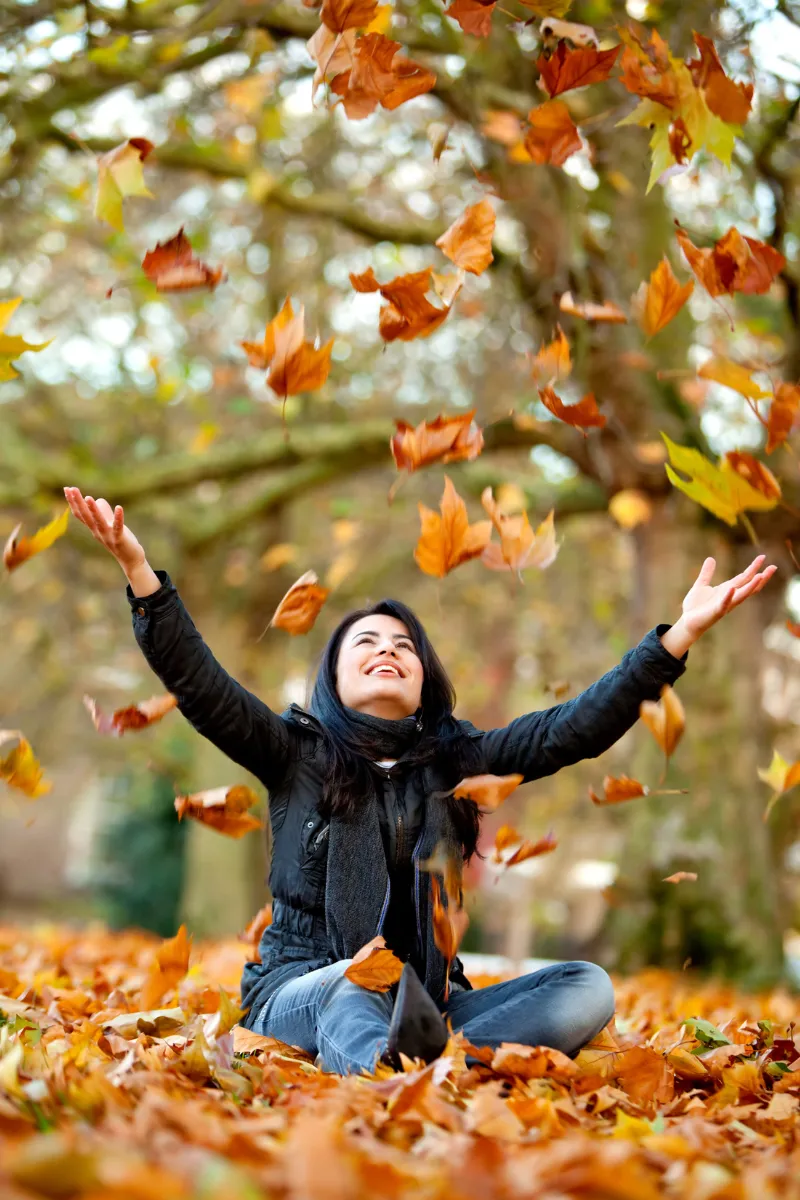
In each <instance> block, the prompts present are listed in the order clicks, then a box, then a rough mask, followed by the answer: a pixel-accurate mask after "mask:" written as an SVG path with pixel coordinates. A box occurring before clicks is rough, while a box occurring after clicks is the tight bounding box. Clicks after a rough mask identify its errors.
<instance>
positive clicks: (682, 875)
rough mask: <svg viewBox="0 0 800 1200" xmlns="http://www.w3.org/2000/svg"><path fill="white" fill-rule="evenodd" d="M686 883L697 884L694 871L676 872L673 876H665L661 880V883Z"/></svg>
mask: <svg viewBox="0 0 800 1200" xmlns="http://www.w3.org/2000/svg"><path fill="white" fill-rule="evenodd" d="M684 881H686V882H688V883H696V882H697V874H696V872H694V871H676V872H675V874H674V875H667V876H665V877H664V879H663V880H662V883H683V882H684Z"/></svg>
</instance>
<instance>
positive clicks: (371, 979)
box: [344, 934, 403, 992]
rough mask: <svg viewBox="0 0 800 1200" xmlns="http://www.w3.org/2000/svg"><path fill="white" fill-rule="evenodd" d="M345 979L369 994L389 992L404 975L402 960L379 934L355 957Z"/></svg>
mask: <svg viewBox="0 0 800 1200" xmlns="http://www.w3.org/2000/svg"><path fill="white" fill-rule="evenodd" d="M344 974H345V978H346V979H349V980H350V982H351V983H357V984H358V986H359V987H362V988H364V989H365V990H366V991H368V992H388V990H389V988H390V987H391V986H392V984H394V983H397V981H398V980H399V978H400V976H401V975H402V974H403V964H402V963H401V961H400V959H399V958H398V957H397V956H396V955H395V954H393V953H392V951H391V950H389V949H388V947H387V945H386V939H385V938H383V937H381V935H380V934H378V936H377V937H374V938H373V939H372V941H371V942H367V944H366V945H365V946H362V947H361V949H360V950H359V951H358V952H357V953H356V954H354V955H353V958H352V961H351V963H350V966H349V967H348V968H347V969H346V971H345V973H344Z"/></svg>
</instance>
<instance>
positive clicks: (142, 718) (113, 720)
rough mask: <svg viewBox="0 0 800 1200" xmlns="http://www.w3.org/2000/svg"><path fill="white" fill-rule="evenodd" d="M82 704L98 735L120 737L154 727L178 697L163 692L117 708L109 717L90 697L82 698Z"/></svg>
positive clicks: (176, 701)
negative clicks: (149, 726)
mask: <svg viewBox="0 0 800 1200" xmlns="http://www.w3.org/2000/svg"><path fill="white" fill-rule="evenodd" d="M83 703H84V705H85V706H86V709H87V711H88V713H89V716H90V717H91V718H92V721H93V722H94V727H95V729H96V730H97V732H98V733H105V734H112V735H113V736H114V737H122V735H123V733H127V732H129V731H131V730H136V729H145V728H146V727H147V726H148V725H154V724H155V723H156V721H160V720H161V718H162V717H165V716H166V715H167V713H168V712H170V711H171V710H172V709H173V708H175V707H176V706H177V704H178V697H177V696H173V695H172V694H171V693H170V692H165V693H163V694H162V695H158V696H151V697H150V699H149V700H142V701H141V702H140V703H139V704H129V705H127V706H126V707H125V708H118V709H116V710H115V711H114V712H113V713H111V715H110V716H109V714H108V713H104V712H102V711H101V710H100V709H99V708H98V707H97V703H96V701H94V700H93V699H92V697H91V696H84V697H83Z"/></svg>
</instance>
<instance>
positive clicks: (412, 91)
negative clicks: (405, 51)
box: [326, 33, 436, 120]
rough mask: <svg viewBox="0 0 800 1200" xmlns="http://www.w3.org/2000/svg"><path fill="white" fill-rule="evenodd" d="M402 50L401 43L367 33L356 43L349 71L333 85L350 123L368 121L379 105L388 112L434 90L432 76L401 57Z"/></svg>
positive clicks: (414, 63)
mask: <svg viewBox="0 0 800 1200" xmlns="http://www.w3.org/2000/svg"><path fill="white" fill-rule="evenodd" d="M400 49H401V44H400V42H394V41H392V40H391V39H390V38H387V37H386V36H385V35H384V34H382V33H366V34H364V35H363V36H362V37H360V38H358V39H357V40H356V42H355V44H354V47H353V50H352V53H351V54H350V62H349V64H348V69H346V70H344V71H342V72H341V73H340V74H337V75H336V76H335V78H334V79H333V81H332V83H331V91H332V92H333V93H334V94H335V95H337V96H341V97H342V103H343V105H344V109H345V112H346V113H347V116H348V117H349V118H350V119H351V120H362V119H363V118H364V117H368V116H369V115H370V113H372V112H374V111H375V109H376V108H377V106H378V105H379V104H380V105H382V106H383V107H384V108H386V109H389V110H392V109H395V108H398V107H399V106H400V105H401V104H404V103H405V102H406V101H407V100H411V99H413V98H414V96H420V95H422V94H423V93H424V92H429V91H430V90H431V88H432V87H434V86H435V84H436V76H435V75H434V74H433V72H432V71H429V70H427V69H426V68H424V67H421V66H420V65H419V63H416V62H413V61H412V60H411V59H408V58H405V57H404V56H403V55H398V53H397V52H398V50H400ZM329 69H330V68H329V67H328V68H326V73H327V70H329Z"/></svg>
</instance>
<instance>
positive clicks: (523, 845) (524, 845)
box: [494, 826, 558, 867]
mask: <svg viewBox="0 0 800 1200" xmlns="http://www.w3.org/2000/svg"><path fill="white" fill-rule="evenodd" d="M507 828H508V827H507V826H502V827H501V830H499V831H498V834H499V833H501V832H502V830H503V829H507ZM510 832H511V833H513V834H514V838H513V841H512V842H511V843H507V845H505V846H501V845H500V842H499V838H498V837H496V838H495V854H494V858H495V861H496V862H502V863H503V866H504V867H515V866H518V864H519V863H521V862H526V861H527V860H528V859H529V858H541V856H542V855H543V854H552V852H553V851H554V850H556V849H557V848H558V842H557V840H556V837H555V834H554V833H553V831H552V830H551V831H550V832H549V833H547V834H545V836H544V837H541V838H539V840H538V841H537V842H531V841H528V840H527V838H522V839H520V836H519V834H518V833H516V830H511V831H510ZM506 836H508V835H506ZM515 842H519V845H517V847H516V849H515V850H514V851H513V852H512V854H510V855H509V857H508V858H505V859H504V858H502V856H501V851H502V850H504V849H507V846H508V844H510V845H514V843H515Z"/></svg>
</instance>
